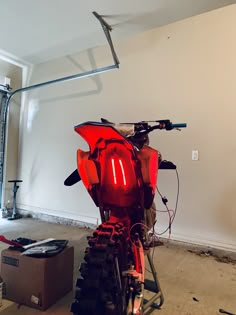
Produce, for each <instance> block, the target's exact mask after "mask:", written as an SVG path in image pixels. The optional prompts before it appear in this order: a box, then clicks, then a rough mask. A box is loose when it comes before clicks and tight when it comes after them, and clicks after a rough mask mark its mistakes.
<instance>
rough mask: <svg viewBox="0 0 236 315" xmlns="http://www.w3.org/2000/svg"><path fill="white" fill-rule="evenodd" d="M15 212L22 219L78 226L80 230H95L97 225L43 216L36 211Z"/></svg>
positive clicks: (20, 210) (48, 215)
mask: <svg viewBox="0 0 236 315" xmlns="http://www.w3.org/2000/svg"><path fill="white" fill-rule="evenodd" d="M17 212H18V213H19V214H20V215H21V216H22V217H25V218H34V219H38V220H41V221H44V222H49V223H57V224H64V225H72V226H78V227H81V228H90V229H95V228H96V226H97V224H95V223H89V222H85V221H80V220H75V219H69V218H64V217H60V216H55V215H51V214H45V213H41V212H36V211H30V210H24V209H17Z"/></svg>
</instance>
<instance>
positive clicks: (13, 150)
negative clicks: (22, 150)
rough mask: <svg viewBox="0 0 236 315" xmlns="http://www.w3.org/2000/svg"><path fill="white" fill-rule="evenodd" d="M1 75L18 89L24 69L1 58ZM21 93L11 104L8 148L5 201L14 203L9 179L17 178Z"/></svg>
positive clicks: (20, 85)
mask: <svg viewBox="0 0 236 315" xmlns="http://www.w3.org/2000/svg"><path fill="white" fill-rule="evenodd" d="M0 75H1V76H3V77H8V78H10V79H11V88H12V90H16V89H19V88H21V87H22V69H21V68H20V67H17V66H15V65H12V64H10V63H8V62H5V61H2V60H0ZM20 101H21V97H20V95H17V96H15V97H14V98H13V99H12V101H11V103H10V106H9V121H8V137H7V150H6V171H5V180H6V185H5V198H4V199H5V203H6V202H7V201H8V200H10V202H11V203H12V188H13V185H12V183H8V180H12V179H16V177H17V165H18V143H19V118H20Z"/></svg>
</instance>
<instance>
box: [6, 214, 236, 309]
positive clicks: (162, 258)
mask: <svg viewBox="0 0 236 315" xmlns="http://www.w3.org/2000/svg"><path fill="white" fill-rule="evenodd" d="M0 234H3V235H5V236H6V237H7V238H10V239H15V238H17V237H27V238H32V239H37V240H38V239H42V238H48V237H54V238H58V239H59V238H60V239H62V238H64V239H68V240H69V242H70V244H71V245H72V246H74V248H75V268H74V279H75V280H76V277H77V275H78V269H79V265H80V263H81V261H82V259H83V252H84V248H85V247H86V244H87V240H86V236H87V235H89V234H91V231H90V230H88V229H81V228H79V227H76V226H68V225H67V226H65V225H59V224H52V223H45V222H41V221H39V220H33V219H21V220H17V221H6V220H1V219H0ZM4 248H7V245H5V244H3V243H0V251H1V250H3V249H4ZM189 250H190V251H189ZM193 250H194V251H193ZM199 250H200V249H199V248H196V247H195V246H194V247H193V246H186V245H184V244H179V243H165V245H164V246H160V247H157V248H156V250H155V252H154V263H155V266H156V269H157V271H158V275H159V280H160V283H161V286H162V290H163V292H164V295H165V303H164V305H163V307H162V309H161V310H154V311H153V312H152V314H153V315H157V314H159V315H210V314H211V315H215V314H220V313H219V309H220V308H222V309H225V310H227V311H229V312H231V313H234V314H236V265H235V264H233V263H222V262H219V261H217V260H216V259H215V258H214V255H208V254H206V255H204V251H203V252H200V253H201V254H200V255H196V253H198V251H199ZM201 250H202V249H201ZM192 251H193V252H192ZM213 252H214V251H213ZM227 254H229V253H222V256H226V255H227ZM218 256H219V255H218ZM231 256H232V255H231ZM223 261H224V260H223ZM147 277H150V274H148V272H147ZM149 296H150V293H148V292H147V293H146V297H147V298H148V297H149ZM72 300H73V292H70V293H69V294H68V295H67V296H65V297H64V298H63V299H61V300H60V301H58V303H56V304H55V305H53V306H52V307H50V308H49V309H48V310H47V311H45V312H43V314H51V315H55V314H57V315H69V314H71V313H70V304H71V301H72ZM196 300H197V301H196ZM0 314H1V315H36V314H42V312H41V311H38V310H34V309H31V308H28V307H26V306H23V305H21V306H19V305H17V304H15V303H13V302H10V301H6V300H4V301H3V306H2V307H0ZM150 314H151V313H150Z"/></svg>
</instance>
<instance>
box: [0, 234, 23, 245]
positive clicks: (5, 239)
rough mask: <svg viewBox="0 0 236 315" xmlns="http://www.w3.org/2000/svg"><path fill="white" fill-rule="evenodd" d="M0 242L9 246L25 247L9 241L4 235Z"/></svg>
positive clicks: (0, 236) (0, 237)
mask: <svg viewBox="0 0 236 315" xmlns="http://www.w3.org/2000/svg"><path fill="white" fill-rule="evenodd" d="M0 241H1V242H3V243H6V244H8V245H11V246H18V247H22V246H23V245H22V244H20V243H17V242H14V241H11V240H8V239H7V238H6V237H5V236H3V235H0Z"/></svg>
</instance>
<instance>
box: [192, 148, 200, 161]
mask: <svg viewBox="0 0 236 315" xmlns="http://www.w3.org/2000/svg"><path fill="white" fill-rule="evenodd" d="M198 160H199V154H198V150H192V161H198Z"/></svg>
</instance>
